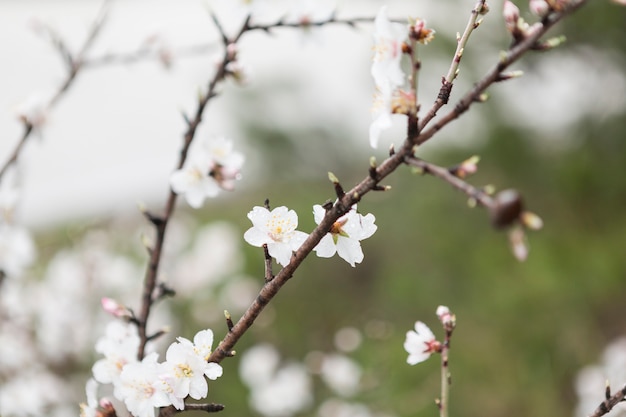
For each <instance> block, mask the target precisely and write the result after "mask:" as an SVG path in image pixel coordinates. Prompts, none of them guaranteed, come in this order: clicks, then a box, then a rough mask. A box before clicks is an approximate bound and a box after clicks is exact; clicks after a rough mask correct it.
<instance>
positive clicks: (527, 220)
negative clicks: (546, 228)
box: [520, 211, 543, 230]
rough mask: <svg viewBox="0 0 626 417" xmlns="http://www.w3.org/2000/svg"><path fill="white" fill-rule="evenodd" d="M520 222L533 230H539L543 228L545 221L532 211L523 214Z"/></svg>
mask: <svg viewBox="0 0 626 417" xmlns="http://www.w3.org/2000/svg"><path fill="white" fill-rule="evenodd" d="M520 220H521V222H522V224H523V225H524V226H526V227H527V228H529V229H531V230H539V229H541V228H542V227H543V220H541V217H539V216H537V215H536V214H535V213H532V212H530V211H524V212H522V214H521V216H520Z"/></svg>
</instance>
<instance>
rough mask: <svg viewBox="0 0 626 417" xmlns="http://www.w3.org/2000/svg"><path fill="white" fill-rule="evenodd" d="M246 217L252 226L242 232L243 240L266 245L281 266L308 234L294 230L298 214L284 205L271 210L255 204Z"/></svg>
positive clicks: (287, 260)
mask: <svg viewBox="0 0 626 417" xmlns="http://www.w3.org/2000/svg"><path fill="white" fill-rule="evenodd" d="M248 218H249V219H250V221H251V222H252V227H251V228H250V229H248V230H247V231H246V233H245V234H244V236H243V237H244V239H245V241H246V242H248V243H249V244H251V245H252V246H263V245H267V250H268V252H269V254H270V256H272V257H273V258H275V259H276V261H277V262H278V263H279V264H281V265H283V266H285V265H288V264H289V262H290V260H291V254H292V252H294V251H296V250H298V249H299V248H300V246H301V245H302V243H303V242H304V241H305V240H306V238H307V236H308V235H307V234H306V233H304V232H300V231H298V230H296V227H298V215H297V214H296V212H295V211H293V210H289V209H288V208H287V207H284V206H281V207H276V208H275V209H274V210H272V211H271V212H270V211H269V210H268V209H266V208H265V207H259V206H256V207H254V208H253V209H252V211H251V212H249V213H248Z"/></svg>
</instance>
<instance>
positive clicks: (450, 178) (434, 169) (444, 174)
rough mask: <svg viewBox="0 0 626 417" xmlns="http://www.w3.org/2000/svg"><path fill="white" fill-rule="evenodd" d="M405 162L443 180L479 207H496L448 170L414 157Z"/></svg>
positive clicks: (487, 196)
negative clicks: (474, 201)
mask: <svg viewBox="0 0 626 417" xmlns="http://www.w3.org/2000/svg"><path fill="white" fill-rule="evenodd" d="M405 162H406V163H407V164H408V165H411V166H414V167H416V168H419V169H421V170H422V172H423V173H424V174H430V175H432V176H434V177H437V178H439V179H442V180H444V181H445V182H447V183H448V184H450V185H451V186H453V187H454V188H456V189H457V190H459V191H462V192H463V193H465V194H466V195H467V196H468V197H470V198H472V199H474V200H476V202H477V203H478V204H480V205H481V206H484V207H486V208H489V209H492V208H494V207H495V205H496V203H495V200H494V198H493V197H491V196H490V195H489V194H487V193H486V192H485V191H484V190H482V189H480V188H476V187H474V186H473V185H471V184H469V183H468V182H466V181H464V180H463V179H461V178H459V177H457V176H456V175H454V174H452V173H451V172H450V169H449V168H444V167H440V166H438V165H435V164H431V163H430V162H426V161H424V160H423V159H419V158H417V157H415V156H408V157H406V158H405Z"/></svg>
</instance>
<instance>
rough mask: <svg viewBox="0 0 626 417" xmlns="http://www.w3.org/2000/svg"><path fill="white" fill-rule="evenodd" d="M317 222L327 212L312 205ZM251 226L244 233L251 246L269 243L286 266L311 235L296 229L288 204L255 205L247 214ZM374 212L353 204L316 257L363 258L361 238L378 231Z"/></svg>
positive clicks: (357, 260)
mask: <svg viewBox="0 0 626 417" xmlns="http://www.w3.org/2000/svg"><path fill="white" fill-rule="evenodd" d="M313 215H314V218H315V222H316V223H317V224H320V222H321V221H322V220H323V219H324V216H325V215H326V212H325V211H324V208H323V207H322V206H320V205H315V206H313ZM248 218H249V219H250V221H252V227H251V228H250V229H248V230H247V231H246V232H245V234H244V239H245V241H246V242H248V243H249V244H251V245H252V246H257V247H261V246H264V245H267V251H268V253H269V255H270V256H272V257H273V258H275V259H276V261H277V262H278V263H279V264H281V265H283V266H285V265H288V264H289V262H290V261H291V255H292V253H293V252H295V251H297V250H298V249H299V248H300V246H302V244H303V243H304V241H305V240H306V238H307V237H308V234H306V233H304V232H301V231H298V230H296V228H297V227H298V215H297V214H296V212H295V211H293V210H289V209H288V208H287V207H284V206H281V207H276V208H275V209H273V210H272V211H269V210H268V209H267V208H265V207H259V206H257V207H254V208H253V209H252V211H250V212H249V213H248ZM375 220H376V218H375V217H374V215H373V214H371V213H370V214H368V215H366V216H363V215H361V214H359V213H358V212H357V210H356V205H354V206H353V207H352V208H351V209H350V211H349V212H348V213H346V214H345V215H343V216H342V217H340V218H339V219H338V220H337V221H336V222H335V223H334V224H333V226H332V228H331V230H330V231H329V232H328V233H327V234H326V235H325V236H324V237H323V238H322V240H320V242H319V243H318V244H317V246H316V247H315V248H314V249H313V250H314V251H315V252H316V253H317V256H319V257H321V258H330V257H332V256H333V255H335V253H336V254H338V255H339V256H340V257H341V258H343V259H344V260H345V261H346V262H348V263H349V264H350V265H351V266H355V264H356V263H360V262H362V261H363V251H362V250H361V243H360V241H361V240H363V239H367V238H368V237H370V236H372V235H373V234H374V232H376V229H377V226H376V225H375V224H374V221H375Z"/></svg>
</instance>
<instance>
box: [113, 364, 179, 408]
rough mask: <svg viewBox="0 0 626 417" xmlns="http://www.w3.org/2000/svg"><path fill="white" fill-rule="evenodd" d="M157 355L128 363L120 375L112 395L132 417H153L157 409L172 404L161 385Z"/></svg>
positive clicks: (164, 387) (164, 386)
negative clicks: (123, 405)
mask: <svg viewBox="0 0 626 417" xmlns="http://www.w3.org/2000/svg"><path fill="white" fill-rule="evenodd" d="M157 357H158V355H157V353H156V352H154V353H151V354H149V355H147V356H146V357H145V358H143V360H142V361H141V362H134V363H129V364H127V365H126V366H124V369H123V370H122V373H121V374H120V382H119V383H118V384H116V385H115V390H114V395H115V397H116V398H118V399H120V400H122V401H124V404H126V408H127V409H128V411H129V412H130V413H131V414H132V415H133V416H134V417H155V416H156V409H157V408H158V407H166V406H168V405H170V404H172V402H171V401H170V399H169V396H168V393H167V391H166V388H167V386H166V385H165V384H164V383H163V380H162V378H161V373H160V367H159V364H158V363H157Z"/></svg>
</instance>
